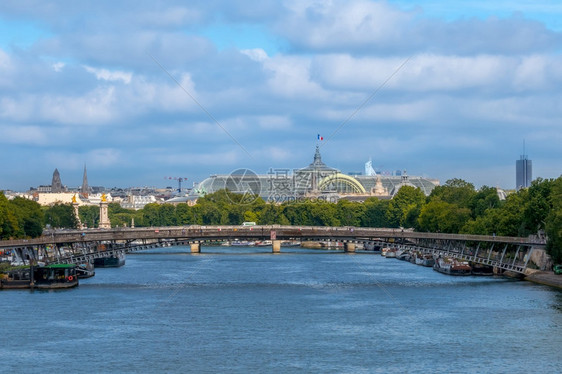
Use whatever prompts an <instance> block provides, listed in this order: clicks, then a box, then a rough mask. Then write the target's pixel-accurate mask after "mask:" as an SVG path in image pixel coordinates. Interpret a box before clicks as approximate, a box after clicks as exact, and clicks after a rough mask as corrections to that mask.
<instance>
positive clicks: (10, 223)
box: [0, 191, 20, 239]
mask: <svg viewBox="0 0 562 374" xmlns="http://www.w3.org/2000/svg"><path fill="white" fill-rule="evenodd" d="M18 232H20V228H19V223H18V218H17V216H16V215H15V213H14V211H13V208H12V207H11V206H10V204H9V202H8V199H7V198H6V196H4V192H3V191H0V238H2V239H10V238H16V235H17V233H18Z"/></svg>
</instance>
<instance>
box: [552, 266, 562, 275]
mask: <svg viewBox="0 0 562 374" xmlns="http://www.w3.org/2000/svg"><path fill="white" fill-rule="evenodd" d="M553 270H554V274H558V275H560V274H562V265H555V266H554V269H553Z"/></svg>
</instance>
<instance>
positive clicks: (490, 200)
mask: <svg viewBox="0 0 562 374" xmlns="http://www.w3.org/2000/svg"><path fill="white" fill-rule="evenodd" d="M247 201H248V197H247V196H242V195H240V194H235V193H232V192H229V191H228V190H221V191H217V192H215V193H212V194H208V195H206V196H204V197H200V198H199V199H198V200H197V203H196V204H195V205H193V206H190V205H188V204H185V203H183V204H178V205H172V204H166V203H164V204H157V203H152V204H147V205H146V206H145V207H144V208H143V209H140V210H137V211H135V210H132V209H125V208H122V207H121V206H120V205H119V204H116V203H110V204H109V218H110V220H111V224H112V226H113V227H123V226H128V225H130V223H131V222H132V221H133V220H134V222H135V226H137V227H149V226H176V225H189V224H200V225H239V224H241V223H242V222H248V221H250V222H256V223H257V224H259V225H269V224H282V225H302V226H356V227H390V228H392V227H395V228H398V227H403V228H412V229H414V230H417V231H426V232H443V233H460V234H481V235H498V236H520V237H526V236H530V235H535V236H539V237H546V238H547V252H548V254H549V255H550V256H551V257H552V259H553V261H554V263H562V177H559V178H557V179H541V178H538V179H536V180H535V181H533V183H532V185H531V186H530V187H529V188H526V189H520V190H519V191H517V192H513V193H511V194H509V195H508V196H507V197H506V199H505V200H500V198H499V197H498V193H497V189H496V188H494V187H488V186H483V187H481V188H480V189H476V188H475V187H474V185H473V184H472V183H469V182H466V181H464V180H462V179H451V180H448V181H447V182H445V184H444V185H442V186H438V187H436V188H435V189H433V191H432V192H431V194H430V195H429V196H427V197H426V196H425V195H424V194H423V192H422V191H421V190H420V189H418V188H414V187H412V186H404V187H402V188H401V189H400V190H399V191H398V193H397V194H396V196H395V197H394V198H393V199H391V200H379V199H378V198H376V197H370V198H368V199H366V200H365V201H364V202H361V203H360V202H351V201H348V200H345V199H341V200H339V201H338V202H337V203H331V202H326V201H322V200H321V199H311V200H305V201H301V200H299V202H297V203H295V202H287V203H281V204H274V203H268V202H266V201H264V200H263V199H261V198H259V197H256V198H255V199H253V200H252V202H250V203H246V202H247ZM79 215H80V220H81V222H83V223H85V224H86V225H87V226H88V227H97V224H98V222H99V207H98V206H81V207H80V208H79ZM77 223H78V221H77V219H76V217H75V216H74V211H73V208H72V206H71V205H70V204H55V205H53V206H49V207H42V206H40V205H39V204H38V203H36V202H34V201H31V200H27V199H24V198H19V197H16V198H14V199H13V200H8V199H7V198H6V197H5V196H4V194H3V193H2V192H0V239H16V238H32V237H37V236H40V235H41V234H42V232H43V228H44V227H46V225H47V224H49V225H50V226H51V227H56V228H76V227H77ZM539 270H550V269H539Z"/></svg>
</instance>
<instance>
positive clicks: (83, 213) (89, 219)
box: [78, 205, 100, 228]
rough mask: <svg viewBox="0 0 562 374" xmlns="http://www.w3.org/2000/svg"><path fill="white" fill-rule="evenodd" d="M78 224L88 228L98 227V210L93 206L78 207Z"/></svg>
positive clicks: (97, 207)
mask: <svg viewBox="0 0 562 374" xmlns="http://www.w3.org/2000/svg"><path fill="white" fill-rule="evenodd" d="M78 215H79V216H80V222H82V224H83V225H85V226H86V227H90V228H95V227H98V224H99V221H100V208H99V206H95V205H83V206H80V207H78Z"/></svg>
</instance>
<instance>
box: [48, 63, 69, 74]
mask: <svg viewBox="0 0 562 374" xmlns="http://www.w3.org/2000/svg"><path fill="white" fill-rule="evenodd" d="M65 65H66V64H65V63H64V62H60V61H59V62H55V63H54V64H52V65H51V66H52V67H53V70H54V71H56V72H57V73H60V72H61V71H62V68H64V66H65Z"/></svg>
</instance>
